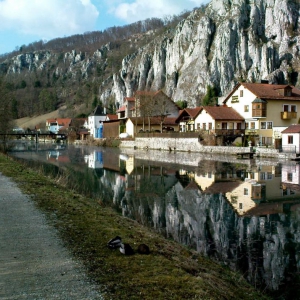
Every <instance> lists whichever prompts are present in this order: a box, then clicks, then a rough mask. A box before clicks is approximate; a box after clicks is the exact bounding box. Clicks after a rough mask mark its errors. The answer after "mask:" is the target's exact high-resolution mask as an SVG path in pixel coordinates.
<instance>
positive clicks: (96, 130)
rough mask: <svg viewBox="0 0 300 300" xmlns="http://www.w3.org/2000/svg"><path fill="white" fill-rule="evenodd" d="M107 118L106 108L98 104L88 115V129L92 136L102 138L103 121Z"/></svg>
mask: <svg viewBox="0 0 300 300" xmlns="http://www.w3.org/2000/svg"><path fill="white" fill-rule="evenodd" d="M106 120H107V117H106V109H105V108H102V107H101V106H97V107H96V108H95V109H94V111H93V112H92V113H91V114H90V115H89V117H88V129H89V131H90V136H92V137H93V138H101V137H102V136H101V134H102V133H101V129H103V122H104V121H106Z"/></svg>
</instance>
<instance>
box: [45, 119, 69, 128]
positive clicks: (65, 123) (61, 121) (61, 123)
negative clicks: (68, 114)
mask: <svg viewBox="0 0 300 300" xmlns="http://www.w3.org/2000/svg"><path fill="white" fill-rule="evenodd" d="M71 121H72V119H71V118H65V119H62V118H60V119H59V118H57V119H47V120H46V122H47V123H48V124H50V123H57V124H58V125H59V126H68V125H70V123H71Z"/></svg>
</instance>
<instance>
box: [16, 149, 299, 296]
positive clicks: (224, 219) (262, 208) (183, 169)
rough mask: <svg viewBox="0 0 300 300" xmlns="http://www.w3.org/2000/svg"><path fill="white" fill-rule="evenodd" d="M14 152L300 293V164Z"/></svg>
mask: <svg viewBox="0 0 300 300" xmlns="http://www.w3.org/2000/svg"><path fill="white" fill-rule="evenodd" d="M16 150H17V151H16V152H13V153H12V155H14V156H16V157H18V158H20V159H24V160H26V162H27V163H29V164H31V165H35V166H37V167H39V168H41V167H43V168H44V170H45V171H48V172H52V173H58V172H64V173H67V174H68V176H69V177H70V178H71V180H70V181H71V182H72V185H73V186H72V187H73V188H76V189H78V190H79V191H80V192H82V193H84V194H86V195H89V196H92V197H95V198H98V199H99V200H100V199H101V201H103V202H105V203H106V204H108V205H110V206H112V207H114V208H115V209H116V210H117V211H119V212H120V213H122V215H124V216H126V217H129V218H132V219H135V220H137V221H138V222H140V223H142V224H143V225H145V226H149V227H152V228H155V229H156V230H157V231H158V232H159V233H161V234H163V235H164V236H165V237H167V238H172V239H174V240H175V241H177V242H178V243H182V244H184V245H188V246H189V247H191V248H193V249H195V250H197V251H198V252H199V253H202V254H204V255H206V256H209V257H211V258H213V259H214V260H217V261H218V262H220V263H221V264H224V265H228V266H229V267H230V268H232V269H234V270H238V271H240V272H241V273H242V274H243V276H245V277H246V278H247V280H248V281H249V282H250V283H251V284H252V285H253V286H255V287H256V288H259V289H263V290H265V291H267V292H269V293H271V294H272V296H273V298H274V299H300V296H299V295H300V289H299V285H300V280H299V270H300V165H299V164H298V163H296V162H292V161H282V162H278V161H275V160H271V159H270V160H268V159H261V160H256V159H254V160H247V159H245V160H236V159H235V157H222V156H211V155H201V154H192V153H173V152H172V153H169V152H160V151H142V150H132V149H127V150H125V149H124V150H122V149H114V148H95V147H86V146H60V145H54V144H51V145H47V144H46V145H44V144H39V145H38V146H36V145H35V144H26V143H23V144H19V145H18V147H16Z"/></svg>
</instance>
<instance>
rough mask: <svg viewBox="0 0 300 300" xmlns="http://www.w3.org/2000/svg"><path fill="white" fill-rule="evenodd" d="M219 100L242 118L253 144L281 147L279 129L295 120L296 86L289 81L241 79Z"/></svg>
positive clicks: (299, 95)
mask: <svg viewBox="0 0 300 300" xmlns="http://www.w3.org/2000/svg"><path fill="white" fill-rule="evenodd" d="M223 104H225V105H227V106H228V107H232V108H234V109H235V110H236V111H238V112H239V114H240V115H241V116H243V117H244V119H245V135H246V138H247V140H251V141H252V144H253V145H274V146H275V147H276V148H280V147H281V138H282V136H281V132H282V131H283V130H284V129H286V128H287V127H288V126H289V125H291V124H294V123H298V119H299V115H298V110H299V109H300V90H299V89H297V88H295V87H294V86H291V85H278V84H268V83H245V82H241V83H239V84H237V85H236V86H235V88H234V89H233V90H232V91H231V92H230V93H229V94H228V95H227V96H226V97H225V99H224V101H223Z"/></svg>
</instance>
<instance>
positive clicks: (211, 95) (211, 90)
mask: <svg viewBox="0 0 300 300" xmlns="http://www.w3.org/2000/svg"><path fill="white" fill-rule="evenodd" d="M215 104H217V89H216V88H215V87H214V86H210V85H208V86H207V88H206V95H205V96H204V98H203V99H202V105H203V106H207V105H211V106H212V105H215Z"/></svg>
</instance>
